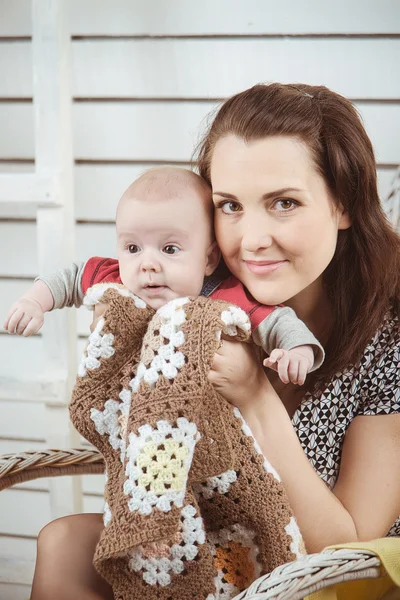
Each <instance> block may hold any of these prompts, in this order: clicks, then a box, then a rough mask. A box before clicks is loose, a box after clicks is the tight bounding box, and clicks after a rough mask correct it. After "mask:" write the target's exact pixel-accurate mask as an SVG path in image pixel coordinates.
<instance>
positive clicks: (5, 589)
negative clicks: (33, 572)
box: [0, 582, 31, 600]
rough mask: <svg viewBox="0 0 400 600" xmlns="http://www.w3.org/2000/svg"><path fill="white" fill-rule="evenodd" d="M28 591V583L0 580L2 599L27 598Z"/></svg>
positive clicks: (16, 599) (25, 599) (21, 599)
mask: <svg viewBox="0 0 400 600" xmlns="http://www.w3.org/2000/svg"><path fill="white" fill-rule="evenodd" d="M30 593H31V587H30V585H20V584H14V583H1V582H0V598H3V600H27V598H29V596H30Z"/></svg>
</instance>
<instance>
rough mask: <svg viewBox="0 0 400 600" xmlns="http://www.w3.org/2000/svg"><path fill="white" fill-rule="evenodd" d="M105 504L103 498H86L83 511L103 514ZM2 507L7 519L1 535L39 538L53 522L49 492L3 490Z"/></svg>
mask: <svg viewBox="0 0 400 600" xmlns="http://www.w3.org/2000/svg"><path fill="white" fill-rule="evenodd" d="M103 503H104V501H103V498H101V497H98V496H85V497H84V503H83V509H84V510H83V511H84V512H85V513H86V512H102V508H103ZM1 505H2V512H3V514H5V515H7V519H2V520H1V522H0V530H1V531H0V533H2V534H5V535H28V536H37V535H38V533H39V531H40V530H41V529H42V528H43V527H44V526H45V525H46V524H47V523H49V522H50V521H51V520H52V517H51V507H50V494H49V493H48V492H39V491H33V490H18V489H13V488H11V489H7V490H3V491H2V492H1ZM28 509H29V510H28Z"/></svg>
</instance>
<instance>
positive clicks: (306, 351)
mask: <svg viewBox="0 0 400 600" xmlns="http://www.w3.org/2000/svg"><path fill="white" fill-rule="evenodd" d="M263 364H264V366H265V367H269V368H270V369H273V370H274V371H277V373H278V375H279V378H280V380H281V381H282V382H283V383H289V382H291V383H295V384H298V385H303V383H304V382H305V380H306V376H307V373H309V372H310V370H311V369H312V366H313V364H314V351H313V349H312V347H311V346H296V347H295V348H292V350H279V349H275V350H272V352H271V354H270V356H269V358H266V359H265V360H264V362H263Z"/></svg>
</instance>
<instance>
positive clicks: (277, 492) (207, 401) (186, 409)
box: [70, 284, 304, 600]
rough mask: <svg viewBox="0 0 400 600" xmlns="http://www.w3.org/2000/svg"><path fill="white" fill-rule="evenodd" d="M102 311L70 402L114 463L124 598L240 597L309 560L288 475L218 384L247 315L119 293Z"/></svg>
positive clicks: (111, 474) (102, 562) (99, 562)
mask: <svg viewBox="0 0 400 600" xmlns="http://www.w3.org/2000/svg"><path fill="white" fill-rule="evenodd" d="M100 301H101V302H104V303H107V304H108V306H109V308H108V310H107V311H106V313H105V315H104V317H103V318H101V319H100V320H99V321H98V323H97V326H96V328H95V330H94V331H93V333H92V334H91V335H90V337H89V341H88V344H87V347H86V350H85V352H84V355H83V358H82V362H81V365H80V367H79V371H78V377H77V382H76V386H75V388H74V392H73V397H72V401H71V404H70V415H71V419H72V422H73V423H74V425H75V427H76V428H77V429H78V431H79V432H80V433H81V434H82V435H83V436H84V437H85V438H86V439H87V440H89V441H90V442H91V443H92V444H93V445H94V446H96V447H97V448H98V449H99V451H100V452H101V453H102V454H103V456H104V459H105V465H106V486H105V508H104V525H105V527H104V530H103V533H102V535H101V538H100V541H99V543H98V546H97V549H96V553H95V557H94V564H95V567H96V569H97V570H98V571H99V573H100V574H101V575H102V576H103V577H104V578H105V579H106V580H107V581H108V582H109V583H110V584H111V586H112V588H113V591H114V598H115V600H128V599H129V600H132V599H134V598H140V599H142V600H146V599H152V600H154V599H156V598H157V599H158V598H160V599H164V600H174V599H178V598H179V599H180V600H189V599H190V600H217V599H220V600H230V599H231V598H233V597H234V596H235V595H236V594H238V593H239V592H240V591H241V590H243V589H245V588H247V587H248V586H249V585H250V583H251V582H252V581H254V580H255V579H257V578H258V577H259V576H260V575H262V574H265V573H268V572H270V571H271V570H272V569H274V568H275V567H277V566H278V565H280V564H283V563H285V562H288V561H291V560H294V559H295V558H296V557H298V556H300V555H301V554H303V553H304V546H303V542H302V538H301V534H300V532H299V529H298V526H297V524H296V521H295V519H294V517H293V514H292V512H291V509H290V506H289V503H288V499H287V496H286V493H285V490H284V488H283V486H282V483H281V481H280V478H279V475H278V474H277V473H276V471H275V470H274V469H273V467H272V466H271V465H270V464H269V462H268V460H267V459H266V458H265V457H264V456H263V455H262V453H261V450H260V448H259V446H258V445H257V442H256V441H255V439H254V438H253V436H252V433H251V431H250V429H249V427H248V426H247V425H246V423H245V422H244V420H243V418H242V416H241V414H240V412H239V410H237V409H236V408H235V409H234V408H233V407H232V406H231V405H230V404H229V403H228V402H226V401H225V400H224V399H223V398H222V397H221V396H220V395H219V394H218V393H217V392H216V391H215V389H214V388H213V386H212V385H211V384H210V383H209V381H208V379H207V374H208V372H209V369H210V366H211V363H212V360H213V356H214V353H215V351H216V349H217V347H218V343H219V339H220V337H221V334H225V335H228V336H232V337H233V338H236V339H238V340H247V339H248V338H249V333H250V325H249V321H248V318H247V315H246V314H245V313H244V312H243V311H242V310H241V309H240V308H238V307H236V306H232V305H229V304H227V303H225V302H221V301H217V300H210V299H208V298H197V299H189V298H180V299H177V300H173V301H172V302H170V303H168V304H167V305H165V306H163V307H162V308H160V309H159V310H158V311H157V312H155V311H154V310H152V309H151V308H149V307H148V306H146V304H145V303H144V302H143V301H142V300H141V299H139V298H137V297H136V296H134V295H133V294H132V293H131V292H129V291H128V290H127V289H126V288H124V287H123V286H121V285H118V284H99V285H96V286H94V287H92V288H91V289H90V290H89V291H88V293H87V296H86V298H85V304H86V305H87V306H89V307H90V306H91V307H93V305H95V304H96V303H98V302H100Z"/></svg>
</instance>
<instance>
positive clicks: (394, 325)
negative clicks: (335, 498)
mask: <svg viewBox="0 0 400 600" xmlns="http://www.w3.org/2000/svg"><path fill="white" fill-rule="evenodd" d="M391 413H400V324H399V320H398V318H397V317H395V316H393V315H392V314H388V315H387V316H386V318H385V319H384V321H383V323H382V326H381V328H380V329H379V330H378V331H377V333H376V334H375V336H374V338H373V340H372V341H371V343H370V344H369V345H368V346H367V347H366V349H365V352H364V354H363V356H362V358H361V360H360V361H359V363H358V364H356V365H354V366H353V367H351V368H350V369H348V370H346V371H343V372H341V373H338V374H337V375H335V376H334V377H333V378H332V380H331V382H330V383H329V385H328V386H327V387H326V388H325V389H324V390H323V391H322V390H321V391H320V392H319V393H317V394H315V395H313V394H312V393H307V394H306V395H305V397H304V399H303V401H302V403H301V404H300V406H299V407H298V409H297V410H296V412H295V413H294V415H293V419H292V423H293V426H294V428H295V430H296V433H297V435H298V437H299V440H300V442H301V445H302V446H303V449H304V452H305V453H306V455H307V458H308V459H309V461H310V462H311V464H312V465H313V467H314V468H315V470H316V471H317V473H318V475H319V476H320V477H321V478H322V479H323V480H324V481H325V482H326V483H327V484H328V486H329V487H330V488H333V486H334V485H335V483H336V480H337V478H338V475H339V468H340V457H341V452H342V445H343V440H344V436H345V434H346V431H347V428H348V427H349V425H350V423H351V422H352V420H353V419H354V417H357V416H358V415H388V414H391ZM388 535H390V536H400V517H399V518H398V519H397V521H396V522H395V523H394V525H393V526H392V527H391V529H390V531H389V533H388Z"/></svg>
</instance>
